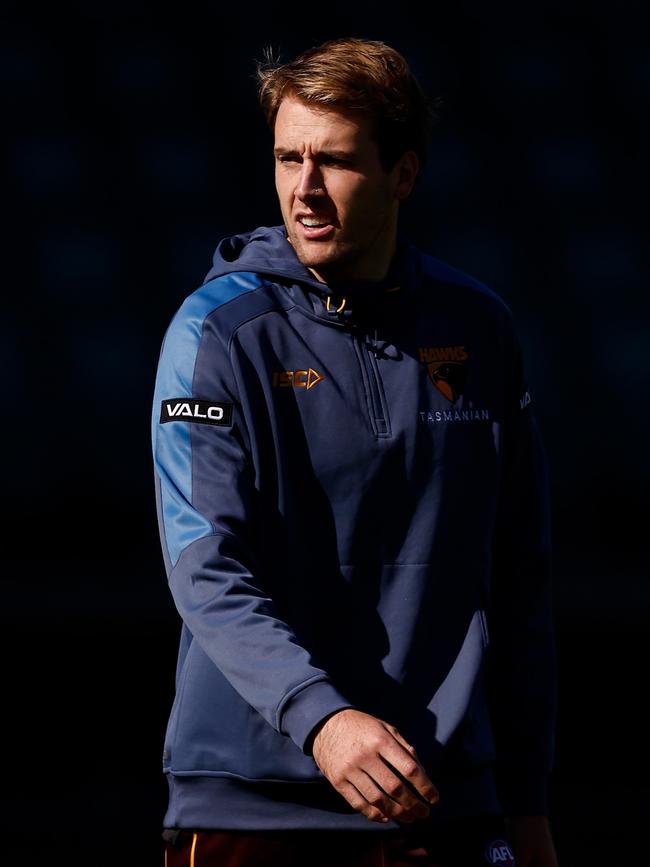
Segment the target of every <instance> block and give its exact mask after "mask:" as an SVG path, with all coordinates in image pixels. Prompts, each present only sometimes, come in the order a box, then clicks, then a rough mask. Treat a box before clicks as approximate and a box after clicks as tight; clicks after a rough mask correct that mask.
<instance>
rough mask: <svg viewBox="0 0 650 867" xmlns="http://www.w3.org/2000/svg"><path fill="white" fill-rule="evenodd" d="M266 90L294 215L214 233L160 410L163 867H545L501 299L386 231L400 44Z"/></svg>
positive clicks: (522, 515) (354, 45)
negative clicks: (172, 654) (171, 608)
mask: <svg viewBox="0 0 650 867" xmlns="http://www.w3.org/2000/svg"><path fill="white" fill-rule="evenodd" d="M259 82H260V89H259V96H260V103H261V106H262V108H263V110H264V112H265V114H266V117H267V119H268V122H269V124H270V127H271V129H272V131H273V134H274V153H275V166H276V172H275V176H276V189H277V193H278V199H279V203H280V208H281V211H282V217H283V222H284V225H283V226H282V227H274V228H259V229H256V230H255V231H252V232H248V233H246V234H243V235H239V236H235V237H231V238H226V239H224V240H223V241H222V242H221V243H220V244H219V246H218V248H217V251H216V253H215V257H214V265H213V268H212V269H211V271H210V272H209V273H208V274H207V276H206V278H205V281H204V284H203V286H202V287H201V288H200V289H198V290H197V291H196V292H194V293H193V294H191V295H190V296H189V297H188V298H187V299H186V300H185V302H184V303H183V305H182V306H181V308H180V310H179V311H178V312H177V314H176V316H175V317H174V319H173V321H172V322H171V324H170V327H169V329H168V332H167V334H166V336H165V340H164V343H163V348H162V352H161V358H160V363H159V370H158V376H157V381H156V390H155V397H154V417H153V446H154V457H155V467H156V489H157V502H158V515H159V522H160V529H161V540H162V547H163V552H164V557H165V563H166V568H167V573H168V577H169V582H170V587H171V592H172V594H173V598H174V600H175V604H176V606H177V608H178V611H179V613H180V616H181V618H182V620H183V627H182V635H181V642H180V649H179V658H178V668H177V691H176V697H175V701H174V704H173V707H172V710H171V715H170V719H169V723H168V729H167V734H166V738H165V748H164V758H163V763H164V771H165V773H166V774H167V779H168V782H169V804H168V809H167V812H166V815H165V818H164V826H165V831H164V835H163V836H164V837H165V840H166V850H165V857H166V862H167V865H168V867H175V865H181V864H183V865H186V864H188V865H196V867H208V865H214V867H217V865H219V867H221V865H229V867H248V865H260V864H263V865H272V867H274V865H278V867H279V865H283V867H286V865H296V867H297V865H310V867H311V865H323V867H325V865H350V867H352V865H367V867H370V865H376V867H379V865H383V864H386V865H393V867H397V865H405V864H420V865H422V867H431V865H441V867H472V865H479V864H481V865H485V864H501V865H506V864H514V863H515V861H514V854H516V858H517V864H518V865H519V867H553V865H555V864H556V858H555V853H554V848H553V842H552V839H551V834H550V831H549V824H548V821H547V819H546V813H547V795H546V787H547V781H548V776H549V772H550V769H551V762H552V752H553V746H552V744H553V726H554V715H555V669H554V650H553V631H552V623H551V606H550V590H549V569H548V553H549V541H548V526H547V525H548V519H547V511H548V506H547V495H546V482H545V468H544V460H543V454H542V451H541V447H540V445H539V441H538V436H537V433H536V428H535V424H534V421H533V418H532V416H531V409H530V406H529V404H530V395H529V392H528V391H527V389H526V385H525V382H524V378H523V372H522V363H521V353H520V351H519V348H518V344H517V339H516V336H515V332H514V329H513V325H512V321H511V316H510V313H509V311H508V309H507V308H506V307H505V305H504V304H503V303H502V302H501V301H500V300H499V299H498V298H497V296H495V295H494V294H493V293H492V292H491V291H490V290H489V289H487V288H486V287H484V286H483V285H481V284H480V283H478V282H477V281H475V280H473V279H472V278H470V277H468V276H467V275H465V274H462V273H460V272H459V271H456V270H454V269H452V268H450V267H448V266H446V265H444V264H443V263H441V262H439V261H437V260H435V259H433V258H431V257H429V256H427V255H425V254H423V253H421V252H419V251H418V250H416V249H415V248H414V247H413V246H411V245H410V244H409V243H408V242H407V241H406V240H404V239H403V238H401V236H400V233H399V232H398V216H399V208H400V205H401V203H402V202H404V201H405V200H406V199H407V198H408V197H409V195H410V193H411V191H412V189H413V186H414V184H415V182H416V178H417V175H418V171H419V170H420V167H421V165H422V162H423V160H424V159H425V157H426V148H427V140H428V129H429V124H430V115H431V113H430V111H429V105H428V102H427V99H426V98H425V96H424V95H423V93H422V91H421V89H420V87H419V85H418V84H417V82H416V81H415V79H414V77H413V75H412V74H411V72H410V71H409V69H408V67H407V65H406V62H405V61H404V59H403V58H402V57H401V56H400V55H399V54H398V53H397V52H396V51H394V50H393V49H391V48H389V47H388V46H386V45H384V44H383V43H379V42H373V41H367V40H359V39H343V40H336V41H333V42H329V43H325V44H324V45H322V46H319V47H316V48H313V49H310V50H309V51H307V52H305V53H303V54H302V55H301V56H299V57H298V58H297V59H295V60H294V61H293V62H291V63H288V64H286V65H280V66H267V67H260V68H259ZM513 849H514V850H515V851H514V853H513Z"/></svg>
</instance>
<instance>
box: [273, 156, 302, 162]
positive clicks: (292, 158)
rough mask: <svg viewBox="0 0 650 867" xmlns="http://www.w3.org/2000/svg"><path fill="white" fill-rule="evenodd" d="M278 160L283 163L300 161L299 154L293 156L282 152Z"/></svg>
mask: <svg viewBox="0 0 650 867" xmlns="http://www.w3.org/2000/svg"><path fill="white" fill-rule="evenodd" d="M278 160H279V161H280V162H281V163H297V162H300V160H299V158H298V157H297V156H293V155H292V154H280V156H279V157H278Z"/></svg>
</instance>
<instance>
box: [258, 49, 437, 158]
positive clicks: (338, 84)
mask: <svg viewBox="0 0 650 867" xmlns="http://www.w3.org/2000/svg"><path fill="white" fill-rule="evenodd" d="M257 82H258V99H259V103H260V106H261V108H262V111H263V112H264V115H265V117H266V120H267V123H268V125H269V126H270V127H271V129H273V127H274V125H275V117H276V115H277V113H278V108H279V107H280V103H281V102H282V100H283V99H284V98H285V97H286V96H293V97H296V98H298V99H301V100H303V101H304V102H307V103H311V104H313V105H317V106H322V107H323V108H328V107H329V108H337V107H338V108H346V109H351V110H355V111H363V112H366V113H367V114H369V115H370V116H371V117H372V119H373V126H374V130H373V137H374V139H375V141H376V142H377V146H378V148H379V156H380V159H381V162H382V166H383V168H384V170H385V171H390V170H391V169H392V168H393V166H394V165H395V163H396V162H397V160H398V159H399V158H400V157H401V156H402V154H404V153H406V151H409V150H412V151H415V153H416V155H417V157H418V160H419V163H420V167H422V166H423V165H424V163H425V162H426V158H427V152H428V148H429V137H430V132H431V127H432V125H433V122H434V120H435V119H436V111H435V107H436V103H435V102H432V101H430V100H429V99H428V98H427V96H426V95H425V94H424V92H423V90H422V88H421V87H420V85H419V83H418V82H417V80H416V79H415V76H414V75H413V73H412V72H411V70H410V69H409V66H408V64H407V62H406V60H405V59H404V58H403V57H402V55H401V54H400V53H399V52H398V51H396V50H395V49H394V48H391V47H390V46H388V45H386V44H385V43H383V42H377V41H374V40H368V39H354V38H349V39H333V40H330V41H328V42H324V43H323V44H322V45H318V46H315V47H314V48H309V49H307V50H306V51H303V52H302V53H301V54H299V55H298V57H296V58H295V60H292V61H290V62H289V63H284V64H281V63H279V62H277V61H273V60H271V59H270V58H267V60H266V62H265V63H261V62H260V63H258V64H257Z"/></svg>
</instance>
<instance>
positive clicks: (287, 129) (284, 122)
mask: <svg viewBox="0 0 650 867" xmlns="http://www.w3.org/2000/svg"><path fill="white" fill-rule="evenodd" d="M369 138H370V122H369V119H368V117H367V115H366V114H364V113H363V112H359V111H351V110H348V109H340V108H338V107H332V108H328V107H322V106H314V105H311V104H309V103H306V102H303V101H302V100H298V99H295V98H293V97H285V99H283V100H282V102H281V103H280V107H279V109H278V113H277V116H276V121H275V142H276V146H281V145H282V146H283V145H285V144H286V145H289V144H290V145H291V146H296V145H298V144H304V143H312V144H318V146H319V147H323V148H324V147H328V146H340V145H341V144H342V143H344V142H347V143H349V144H351V145H354V144H359V143H362V142H364V141H367V140H369Z"/></svg>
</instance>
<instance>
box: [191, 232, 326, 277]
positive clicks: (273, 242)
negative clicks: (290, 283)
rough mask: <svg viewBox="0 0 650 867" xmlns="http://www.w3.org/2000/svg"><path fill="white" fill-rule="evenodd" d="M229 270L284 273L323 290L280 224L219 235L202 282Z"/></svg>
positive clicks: (285, 275) (270, 275) (274, 275)
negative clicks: (294, 249) (300, 258)
mask: <svg viewBox="0 0 650 867" xmlns="http://www.w3.org/2000/svg"><path fill="white" fill-rule="evenodd" d="M233 271H254V272H255V273H256V274H265V275H267V276H269V277H288V278H289V279H290V280H297V281H299V282H300V283H307V284H309V285H310V286H313V287H314V288H315V289H318V290H319V291H320V292H326V291H327V287H326V286H325V284H324V283H320V282H319V281H318V280H317V279H316V278H315V277H314V276H313V274H311V272H310V271H309V270H308V269H307V268H306V267H305V266H304V265H303V264H302V262H300V260H299V259H298V257H297V256H296V254H295V253H294V251H293V248H292V246H291V244H290V243H289V241H288V240H287V233H286V231H285V229H284V226H271V227H269V226H260V227H259V228H257V229H254V230H253V231H252V232H244V233H243V234H241V235H231V236H230V237H228V238H223V239H222V240H221V241H220V242H219V244H218V245H217V249H216V250H215V252H214V256H213V257H212V268H210V270H209V271H208V273H207V274H206V277H205V280H204V281H203V282H204V283H207V282H208V281H209V280H213V279H214V278H215V277H222V276H223V275H224V274H231V273H232V272H233Z"/></svg>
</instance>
